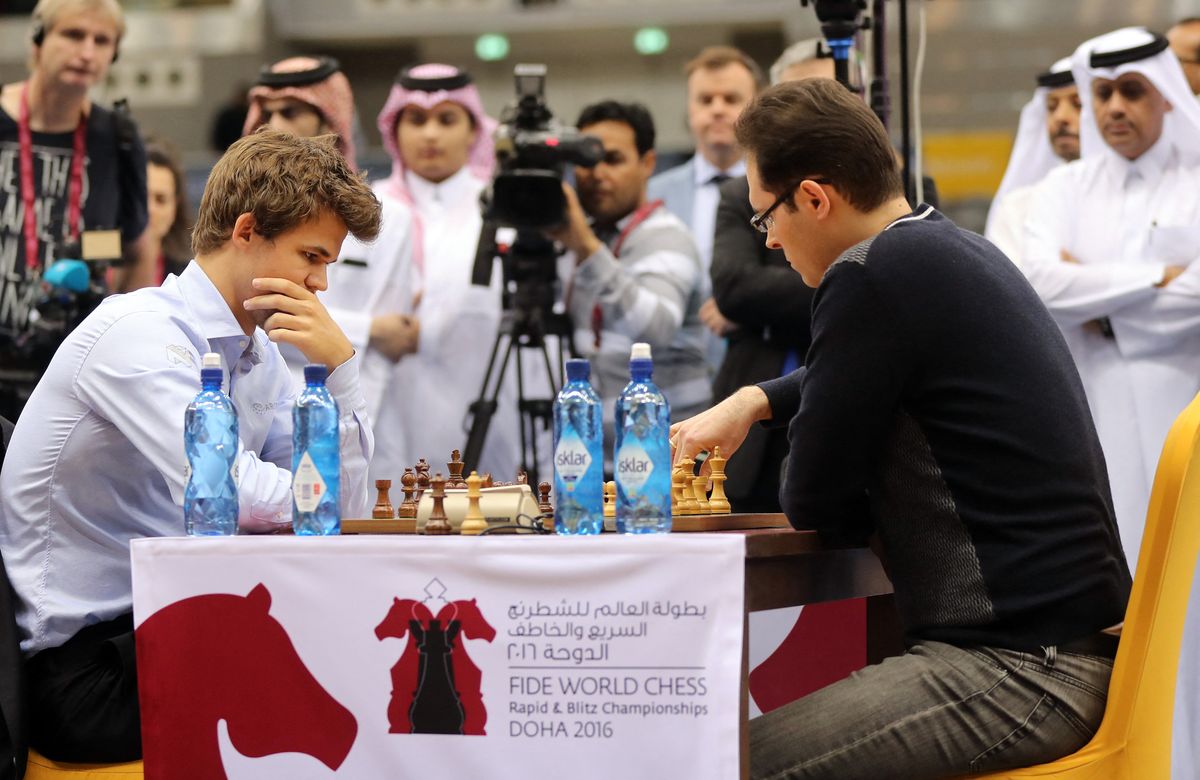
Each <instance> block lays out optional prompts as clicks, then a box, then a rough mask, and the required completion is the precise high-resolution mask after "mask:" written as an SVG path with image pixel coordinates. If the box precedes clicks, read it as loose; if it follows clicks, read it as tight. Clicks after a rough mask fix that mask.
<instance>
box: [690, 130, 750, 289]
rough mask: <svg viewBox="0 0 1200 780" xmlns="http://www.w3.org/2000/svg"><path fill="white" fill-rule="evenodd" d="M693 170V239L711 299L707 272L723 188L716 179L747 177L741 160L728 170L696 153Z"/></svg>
mask: <svg viewBox="0 0 1200 780" xmlns="http://www.w3.org/2000/svg"><path fill="white" fill-rule="evenodd" d="M692 170H693V171H694V173H695V177H696V178H695V181H696V194H695V199H694V200H693V201H692V237H693V238H695V239H696V247H697V248H698V249H699V250H700V265H701V270H702V272H703V273H702V274H701V276H702V277H703V279H704V285H705V287H704V297H705V298H708V297H711V295H712V279H711V278H710V277H709V275H708V269H709V268H710V267H711V266H712V251H713V234H714V233H715V232H716V228H717V206H718V205H719V204H720V202H721V191H720V190H721V185H720V183H719V182H717V181H714V180H713V177H716V176H726V177H729V178H731V179H732V178H734V177H737V176H745V175H746V162H745V161H744V160H738V161H737V162H736V163H734V164H733V165H731V166H730V167H729V168H727V169H725V170H721V169H720V168H718V167H717V166H715V165H713V164H712V163H710V162H709V161H708V160H706V159H704V155H702V154H700V153H697V154H696V156H695V158H693V163H692Z"/></svg>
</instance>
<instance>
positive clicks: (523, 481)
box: [512, 469, 529, 485]
mask: <svg viewBox="0 0 1200 780" xmlns="http://www.w3.org/2000/svg"><path fill="white" fill-rule="evenodd" d="M512 484H514V485H528V484H529V474H527V473H526V472H525V469H518V470H517V481H516V482H514V483H512Z"/></svg>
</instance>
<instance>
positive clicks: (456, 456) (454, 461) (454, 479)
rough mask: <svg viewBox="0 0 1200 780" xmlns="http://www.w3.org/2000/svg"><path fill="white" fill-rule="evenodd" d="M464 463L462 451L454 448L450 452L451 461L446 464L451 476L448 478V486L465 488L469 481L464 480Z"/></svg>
mask: <svg viewBox="0 0 1200 780" xmlns="http://www.w3.org/2000/svg"><path fill="white" fill-rule="evenodd" d="M465 465H466V464H465V463H463V460H462V453H460V452H459V451H458V450H453V451H451V453H450V462H449V463H447V464H446V469H447V471H449V472H450V476H449V477H448V478H447V482H446V487H448V488H455V489H459V490H465V489H466V487H467V483H466V482H464V481H463V466H465Z"/></svg>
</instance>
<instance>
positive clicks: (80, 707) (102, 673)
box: [25, 614, 142, 763]
mask: <svg viewBox="0 0 1200 780" xmlns="http://www.w3.org/2000/svg"><path fill="white" fill-rule="evenodd" d="M25 679H26V689H27V691H28V696H29V741H30V744H32V745H33V747H34V748H35V749H37V751H38V752H39V753H41V754H42V755H44V756H46V758H49V759H52V760H54V761H74V762H80V763H117V762H122V761H136V760H137V759H140V758H141V757H142V731H141V721H140V719H139V717H138V692H137V666H136V664H135V662H134V650H133V615H132V614H127V615H122V616H120V617H118V618H115V619H113V620H109V621H106V622H104V623H97V624H96V625H93V626H88V627H87V628H85V629H83V630H82V631H80V632H79V633H78V634H76V635H75V636H73V637H71V638H70V639H69V640H67V642H66V643H65V644H63V645H62V646H60V647H52V648H49V649H47V650H43V651H41V652H40V653H38V654H37V655H35V656H33V657H32V658H30V659H29V660H28V661H26V662H25Z"/></svg>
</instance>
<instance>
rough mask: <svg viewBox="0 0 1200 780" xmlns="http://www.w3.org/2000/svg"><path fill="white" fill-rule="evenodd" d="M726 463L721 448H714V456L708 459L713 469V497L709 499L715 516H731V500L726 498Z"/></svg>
mask: <svg viewBox="0 0 1200 780" xmlns="http://www.w3.org/2000/svg"><path fill="white" fill-rule="evenodd" d="M725 461H726V458H722V457H721V448H720V447H713V451H712V455H711V456H709V458H708V465H709V466H710V467H711V468H712V474H711V477H712V483H713V489H712V495H711V496H710V497H709V499H708V505H709V507H710V511H711V512H712V513H713V514H714V515H726V514H729V510H730V507H729V499H728V498H726V497H725Z"/></svg>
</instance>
